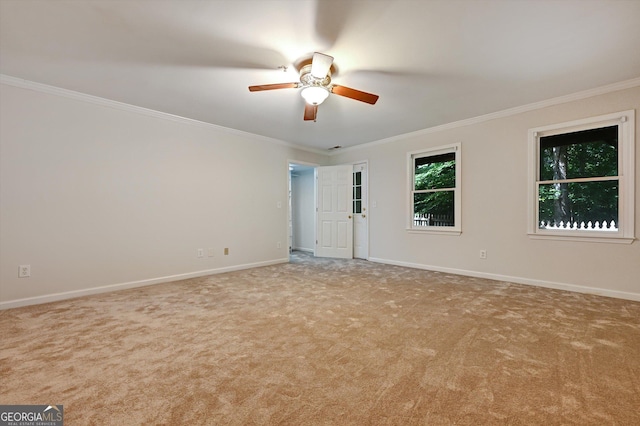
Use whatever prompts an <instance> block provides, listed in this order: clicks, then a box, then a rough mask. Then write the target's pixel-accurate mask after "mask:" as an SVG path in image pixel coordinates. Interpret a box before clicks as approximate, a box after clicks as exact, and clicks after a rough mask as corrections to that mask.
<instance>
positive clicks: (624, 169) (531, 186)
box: [527, 110, 635, 244]
mask: <svg viewBox="0 0 640 426" xmlns="http://www.w3.org/2000/svg"><path fill="white" fill-rule="evenodd" d="M608 126H617V127H618V175H617V176H616V177H617V179H618V185H619V186H618V188H619V189H618V224H617V227H618V230H617V231H616V232H612V231H606V232H605V231H596V230H564V229H540V228H539V227H538V224H539V223H540V218H539V202H538V185H539V184H540V182H542V181H541V180H540V138H543V137H546V136H554V135H560V134H566V133H573V132H579V131H582V130H591V129H598V128H603V127H608ZM528 149H529V160H528V219H527V234H528V235H529V237H530V238H533V239H551V240H566V241H588V242H605V243H626V244H630V243H632V242H633V241H634V239H635V230H634V222H635V199H634V196H635V189H634V184H635V176H634V175H635V110H628V111H622V112H616V113H611V114H605V115H600V116H595V117H589V118H585V119H581V120H574V121H569V122H563V123H557V124H552V125H549V126H542V127H536V128H532V129H529V132H528ZM589 179H590V178H589ZM595 180H597V179H594V181H595Z"/></svg>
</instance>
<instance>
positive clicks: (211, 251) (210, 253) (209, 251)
mask: <svg viewBox="0 0 640 426" xmlns="http://www.w3.org/2000/svg"><path fill="white" fill-rule="evenodd" d="M207 252H208V253H209V257H213V255H214V254H215V250H214V249H212V248H209V250H208V251H207Z"/></svg>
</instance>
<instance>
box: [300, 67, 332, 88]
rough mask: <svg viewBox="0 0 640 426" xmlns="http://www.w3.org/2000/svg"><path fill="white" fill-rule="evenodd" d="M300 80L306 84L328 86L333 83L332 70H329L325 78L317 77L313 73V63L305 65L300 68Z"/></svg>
mask: <svg viewBox="0 0 640 426" xmlns="http://www.w3.org/2000/svg"><path fill="white" fill-rule="evenodd" d="M300 82H301V83H302V84H303V85H304V86H322V87H327V86H329V85H330V84H331V70H329V72H328V73H327V76H326V77H325V78H316V77H314V76H313V75H312V74H311V64H308V65H304V66H303V67H302V68H300Z"/></svg>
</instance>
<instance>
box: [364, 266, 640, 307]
mask: <svg viewBox="0 0 640 426" xmlns="http://www.w3.org/2000/svg"><path fill="white" fill-rule="evenodd" d="M369 261H370V262H376V263H384V264H387V265H395V266H404V267H407V268H415V269H425V270H428V271H435V272H445V273H448V274H456V275H465V276H468V277H475V278H486V279H490V280H495V281H504V282H510V283H515V284H525V285H533V286H536V287H545V288H552V289H556V290H566V291H572V292H575V293H585V294H594V295H597V296H606V297H614V298H616V299H625V300H633V301H637V302H640V294H639V293H628V292H624V291H616V290H607V289H604V288H597V287H585V286H581V285H576V284H565V283H558V282H552V281H543V280H535V279H530V278H522V277H512V276H508V275H500V274H491V273H487V272H477V271H469V270H466V269H455V268H443V267H440V266H432V265H424V264H420V263H410V262H401V261H398V260H391V259H381V258H376V257H370V258H369Z"/></svg>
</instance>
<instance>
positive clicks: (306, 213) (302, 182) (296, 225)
mask: <svg viewBox="0 0 640 426" xmlns="http://www.w3.org/2000/svg"><path fill="white" fill-rule="evenodd" d="M291 199H292V206H291V211H292V219H293V249H294V250H303V251H309V252H313V251H314V248H315V244H314V243H315V207H314V206H315V171H314V169H312V168H310V169H304V170H300V171H296V173H295V175H293V176H292V177H291Z"/></svg>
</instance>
